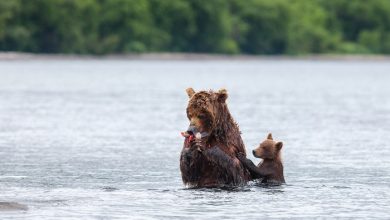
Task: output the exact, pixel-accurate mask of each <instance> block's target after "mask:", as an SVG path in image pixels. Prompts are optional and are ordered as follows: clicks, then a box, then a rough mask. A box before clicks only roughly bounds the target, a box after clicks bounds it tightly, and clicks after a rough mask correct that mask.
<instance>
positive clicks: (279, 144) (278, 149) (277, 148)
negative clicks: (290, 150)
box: [275, 141, 283, 151]
mask: <svg viewBox="0 0 390 220" xmlns="http://www.w3.org/2000/svg"><path fill="white" fill-rule="evenodd" d="M275 147H276V150H277V151H280V150H281V149H282V147H283V142H281V141H279V142H278V143H276V144H275Z"/></svg>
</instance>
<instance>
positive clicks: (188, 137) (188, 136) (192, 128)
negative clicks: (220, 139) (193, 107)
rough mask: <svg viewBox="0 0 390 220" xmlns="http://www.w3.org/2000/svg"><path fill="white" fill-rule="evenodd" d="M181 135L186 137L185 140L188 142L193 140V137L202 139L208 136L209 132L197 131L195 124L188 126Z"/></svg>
mask: <svg viewBox="0 0 390 220" xmlns="http://www.w3.org/2000/svg"><path fill="white" fill-rule="evenodd" d="M181 136H183V137H185V138H186V141H187V140H188V141H189V142H191V141H193V140H195V139H202V138H204V137H207V136H209V133H207V132H199V131H198V129H197V128H196V127H195V126H189V127H188V129H187V131H185V132H181Z"/></svg>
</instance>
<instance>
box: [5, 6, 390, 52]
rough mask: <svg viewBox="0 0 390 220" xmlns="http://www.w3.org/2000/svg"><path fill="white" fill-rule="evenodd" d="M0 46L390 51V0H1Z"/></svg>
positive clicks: (64, 49) (43, 49)
mask: <svg viewBox="0 0 390 220" xmlns="http://www.w3.org/2000/svg"><path fill="white" fill-rule="evenodd" d="M0 51H21V52H32V53H65V54H125V53H146V52H188V53H220V54H272V55H278V54H289V55H296V54H320V53H328V54H329V53H332V54H390V0H0Z"/></svg>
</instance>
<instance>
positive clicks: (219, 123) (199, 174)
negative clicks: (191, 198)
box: [180, 88, 249, 187]
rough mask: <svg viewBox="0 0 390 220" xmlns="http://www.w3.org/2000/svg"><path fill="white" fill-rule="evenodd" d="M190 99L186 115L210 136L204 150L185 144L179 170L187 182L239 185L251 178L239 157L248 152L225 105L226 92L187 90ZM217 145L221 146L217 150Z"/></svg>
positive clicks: (188, 183) (201, 185)
mask: <svg viewBox="0 0 390 220" xmlns="http://www.w3.org/2000/svg"><path fill="white" fill-rule="evenodd" d="M187 94H188V96H189V98H190V100H189V103H188V107H187V117H188V119H189V120H190V123H191V125H193V126H196V127H197V128H198V130H199V131H201V132H208V133H209V134H210V135H209V136H208V137H207V138H206V139H205V140H204V141H203V143H202V145H203V147H204V151H202V152H199V151H197V150H195V149H193V148H191V147H190V146H186V144H185V145H184V146H183V150H182V154H181V159H180V169H181V172H182V179H183V182H184V183H185V184H186V185H189V186H195V187H204V186H220V185H237V184H241V183H243V182H246V181H247V180H248V179H249V173H248V172H247V171H246V170H245V169H244V168H243V166H242V165H241V163H240V162H239V160H238V159H237V158H236V155H237V153H242V154H244V155H246V154H245V147H244V143H243V141H242V138H241V133H240V130H239V128H238V125H237V123H236V122H235V121H234V120H233V117H232V116H231V114H230V112H229V109H228V107H227V105H226V102H225V101H226V99H227V92H226V90H224V89H222V90H219V91H218V92H214V91H200V92H197V93H195V91H194V90H193V89H191V88H189V89H187ZM217 148H218V149H217Z"/></svg>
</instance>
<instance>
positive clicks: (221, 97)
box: [217, 89, 228, 103]
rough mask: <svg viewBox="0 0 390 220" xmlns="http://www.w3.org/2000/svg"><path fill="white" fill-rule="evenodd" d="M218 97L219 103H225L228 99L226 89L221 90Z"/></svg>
mask: <svg viewBox="0 0 390 220" xmlns="http://www.w3.org/2000/svg"><path fill="white" fill-rule="evenodd" d="M217 95H218V101H219V102H221V103H225V101H226V99H227V98H228V94H227V91H226V89H220V90H219V91H218V94H217Z"/></svg>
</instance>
